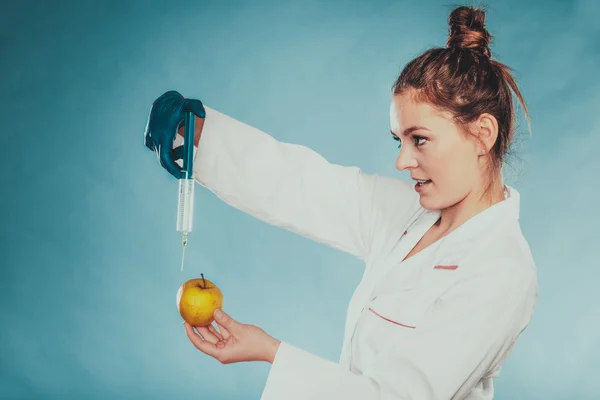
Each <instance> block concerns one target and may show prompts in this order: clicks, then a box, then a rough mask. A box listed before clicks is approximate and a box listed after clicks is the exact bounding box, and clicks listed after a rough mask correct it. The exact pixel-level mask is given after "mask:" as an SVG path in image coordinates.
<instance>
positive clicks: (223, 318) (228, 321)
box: [213, 308, 243, 336]
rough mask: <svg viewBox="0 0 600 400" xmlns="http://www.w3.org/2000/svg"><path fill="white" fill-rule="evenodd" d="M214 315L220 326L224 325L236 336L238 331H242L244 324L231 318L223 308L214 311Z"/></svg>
mask: <svg viewBox="0 0 600 400" xmlns="http://www.w3.org/2000/svg"><path fill="white" fill-rule="evenodd" d="M213 317H214V319H215V321H216V322H217V323H218V324H219V326H222V327H224V328H225V329H227V331H229V333H230V334H232V335H234V336H235V334H236V332H240V329H241V328H243V326H242V325H243V324H241V323H240V322H238V321H236V320H234V319H233V318H231V316H230V315H229V314H227V313H226V312H225V311H223V309H220V308H219V309H216V310H215V311H214V313H213Z"/></svg>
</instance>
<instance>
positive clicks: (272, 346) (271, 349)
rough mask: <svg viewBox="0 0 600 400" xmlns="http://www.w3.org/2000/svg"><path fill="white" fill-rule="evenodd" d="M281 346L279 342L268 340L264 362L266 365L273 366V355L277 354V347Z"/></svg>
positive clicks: (272, 339)
mask: <svg viewBox="0 0 600 400" xmlns="http://www.w3.org/2000/svg"><path fill="white" fill-rule="evenodd" d="M280 344H281V341H280V340H277V339H275V338H274V337H271V338H270V340H269V346H268V347H267V356H266V360H265V361H267V362H268V363H270V364H273V361H274V360H275V355H276V354H277V350H278V349H279V345H280Z"/></svg>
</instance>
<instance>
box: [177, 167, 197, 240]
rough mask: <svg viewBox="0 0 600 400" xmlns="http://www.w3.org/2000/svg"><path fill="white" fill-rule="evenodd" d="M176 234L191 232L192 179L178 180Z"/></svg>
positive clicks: (192, 219)
mask: <svg viewBox="0 0 600 400" xmlns="http://www.w3.org/2000/svg"><path fill="white" fill-rule="evenodd" d="M177 202H178V207H177V232H191V231H192V222H193V221H194V179H179V199H178V201H177Z"/></svg>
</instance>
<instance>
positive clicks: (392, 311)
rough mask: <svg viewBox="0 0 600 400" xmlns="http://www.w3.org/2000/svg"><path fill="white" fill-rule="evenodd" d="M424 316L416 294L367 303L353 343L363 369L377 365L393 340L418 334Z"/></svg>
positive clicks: (382, 297)
mask: <svg viewBox="0 0 600 400" xmlns="http://www.w3.org/2000/svg"><path fill="white" fill-rule="evenodd" d="M423 315H424V312H423V305H422V304H421V302H420V301H419V294H417V293H416V291H410V292H396V293H387V294H382V295H379V296H377V297H376V298H374V299H373V300H371V301H369V302H367V303H366V304H365V305H364V309H363V311H362V313H361V317H360V319H359V321H358V325H357V330H356V336H355V338H354V341H353V343H354V347H353V348H354V351H355V353H356V354H357V356H355V360H356V361H357V362H358V365H359V366H360V368H366V367H367V366H368V365H370V364H371V363H372V362H374V360H376V359H377V357H378V355H380V354H382V353H383V352H385V351H386V349H387V348H389V346H390V344H391V343H393V342H394V341H396V340H398V339H399V338H403V337H406V338H408V337H410V336H412V335H414V334H415V333H416V332H418V330H419V325H420V324H421V321H422V319H423Z"/></svg>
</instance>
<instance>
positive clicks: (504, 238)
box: [176, 107, 537, 400]
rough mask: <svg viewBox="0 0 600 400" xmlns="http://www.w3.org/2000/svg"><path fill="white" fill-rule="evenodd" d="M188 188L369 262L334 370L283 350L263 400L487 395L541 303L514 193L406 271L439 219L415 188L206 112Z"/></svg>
mask: <svg viewBox="0 0 600 400" xmlns="http://www.w3.org/2000/svg"><path fill="white" fill-rule="evenodd" d="M178 141H179V143H180V142H181V138H178ZM176 144H177V143H176ZM194 178H195V179H196V180H197V181H198V182H199V183H200V184H202V185H203V186H205V187H206V188H208V189H209V190H211V191H212V192H213V193H215V194H216V195H217V196H218V197H219V198H221V199H222V200H223V201H225V202H226V203H228V204H229V205H231V206H233V207H235V208H237V209H239V210H241V211H244V212H246V213H248V214H250V215H252V216H254V217H256V218H258V219H260V220H262V221H264V222H267V223H269V224H272V225H274V226H278V227H281V228H284V229H286V230H289V231H292V232H296V233H298V234H300V235H303V236H305V237H307V238H310V239H313V240H315V241H317V242H320V243H323V244H326V245H329V246H332V247H333V248H336V249H339V250H342V251H345V252H348V253H350V254H353V255H354V256H356V257H358V258H359V259H361V260H363V261H364V262H365V271H364V275H363V277H362V280H361V282H360V284H359V285H358V287H357V288H356V291H355V292H354V295H353V296H352V299H351V301H350V304H349V306H348V311H347V320H346V326H345V334H344V341H343V347H342V354H341V358H340V361H339V363H334V362H332V361H329V360H326V359H323V358H321V357H318V356H316V355H314V354H311V353H308V352H306V351H304V350H302V349H300V348H298V347H296V346H294V345H292V344H290V343H287V342H285V341H282V342H281V345H280V347H279V349H278V351H277V354H276V356H275V359H274V362H273V364H272V365H271V368H270V372H269V375H268V378H267V382H266V385H265V388H264V391H263V393H262V397H261V399H262V400H325V399H344V400H353V399H356V400H359V399H360V400H364V399H372V400H375V399H380V400H391V399H417V400H428V399H436V400H439V399H470V400H474V399H492V398H493V393H494V388H493V382H492V378H493V377H495V376H497V374H498V372H499V370H500V367H501V365H502V362H503V361H504V359H505V358H506V357H507V355H508V354H509V352H510V351H511V349H512V348H513V345H514V344H515V342H516V340H517V338H518V337H519V335H520V333H521V332H522V331H523V330H524V329H525V327H526V326H527V325H528V323H529V321H530V319H531V318H532V315H533V311H534V304H535V301H536V298H537V277H536V268H535V264H534V261H533V258H532V256H531V254H530V251H529V246H528V244H527V241H526V240H525V239H524V237H523V235H522V233H521V230H520V226H519V221H518V218H519V193H518V192H517V191H516V190H515V189H513V188H511V187H507V193H508V198H507V199H506V200H505V201H502V202H500V203H498V204H496V205H494V206H492V207H490V208H488V209H487V210H485V211H483V212H481V213H480V214H478V215H476V216H475V217H473V218H471V219H470V220H468V221H467V222H466V223H464V224H463V225H462V226H460V227H459V228H458V229H456V230H455V231H453V232H452V233H450V234H449V235H447V236H446V237H444V238H442V239H440V240H439V241H438V242H436V243H434V244H433V245H431V246H429V247H427V248H426V249H424V250H422V251H421V252H419V253H417V254H416V255H415V256H413V257H411V258H409V259H408V260H406V261H404V262H402V260H403V259H404V257H405V256H406V255H407V254H408V252H409V251H410V250H411V249H412V248H413V247H414V245H415V244H416V243H417V242H418V241H419V239H420V238H421V237H422V236H423V234H424V233H425V232H426V231H427V230H428V229H429V228H430V227H431V226H432V224H434V223H435V222H436V221H437V219H438V216H439V211H427V210H425V209H423V208H421V207H420V205H419V197H418V194H417V193H416V192H415V191H414V188H413V186H412V183H410V182H407V181H403V180H399V179H393V178H389V177H384V176H379V175H370V174H365V173H363V172H362V171H361V170H360V169H359V168H357V167H347V166H340V165H335V164H331V163H329V162H327V161H326V160H325V159H324V158H323V157H321V156H320V155H319V154H317V153H316V152H314V151H312V150H311V149H309V148H307V147H304V146H300V145H296V144H289V143H284V142H279V141H277V140H275V139H274V138H273V137H272V136H270V135H268V134H266V133H264V132H262V131H260V130H258V129H256V128H253V127H251V126H249V125H247V124H244V123H242V122H240V121H237V120H235V119H233V118H231V117H229V116H227V115H225V114H222V113H219V112H217V111H215V110H213V109H211V108H209V107H206V120H205V123H204V127H203V131H202V137H201V139H200V143H199V146H198V149H197V150H196V155H195V163H194Z"/></svg>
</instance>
